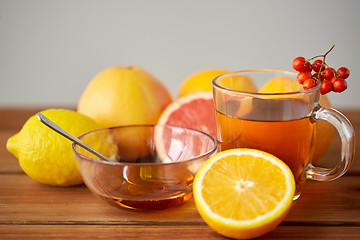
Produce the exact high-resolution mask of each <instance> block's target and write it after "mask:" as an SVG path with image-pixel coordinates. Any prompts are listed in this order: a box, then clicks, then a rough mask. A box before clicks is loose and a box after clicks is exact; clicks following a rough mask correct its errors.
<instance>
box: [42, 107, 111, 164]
mask: <svg viewBox="0 0 360 240" xmlns="http://www.w3.org/2000/svg"><path fill="white" fill-rule="evenodd" d="M37 117H38V119H39V120H40V121H41V122H42V123H43V124H45V125H46V126H48V127H49V128H51V129H52V130H54V131H55V132H57V133H59V134H61V135H63V136H64V137H66V138H67V139H69V140H70V141H72V142H75V143H76V144H78V145H79V146H81V147H82V148H84V149H86V150H87V151H89V152H91V153H92V154H94V155H96V156H97V157H99V158H101V159H102V160H105V161H108V162H113V161H111V160H110V159H109V158H107V157H105V156H104V155H102V154H100V153H98V152H97V151H95V150H94V149H92V148H91V147H89V146H88V145H86V144H85V143H83V142H81V141H80V140H79V139H77V138H76V137H74V136H72V135H70V134H69V133H68V132H66V131H65V130H64V129H62V128H61V127H59V126H58V125H56V124H55V123H54V122H52V121H51V120H50V119H48V118H47V117H46V116H45V115H44V114H42V113H38V114H37Z"/></svg>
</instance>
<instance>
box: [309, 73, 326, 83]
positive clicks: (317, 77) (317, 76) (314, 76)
mask: <svg viewBox="0 0 360 240" xmlns="http://www.w3.org/2000/svg"><path fill="white" fill-rule="evenodd" d="M312 78H314V79H318V80H320V81H322V80H324V77H323V76H322V75H321V73H320V74H319V73H314V74H313V75H312Z"/></svg>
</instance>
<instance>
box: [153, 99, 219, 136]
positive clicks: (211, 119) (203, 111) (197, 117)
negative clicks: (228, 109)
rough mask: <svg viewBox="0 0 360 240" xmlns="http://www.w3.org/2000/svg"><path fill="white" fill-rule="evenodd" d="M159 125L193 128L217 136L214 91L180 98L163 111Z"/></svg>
mask: <svg viewBox="0 0 360 240" xmlns="http://www.w3.org/2000/svg"><path fill="white" fill-rule="evenodd" d="M158 125H172V126H178V127H185V128H191V129H195V130H198V131H202V132H205V133H207V134H209V135H211V136H212V137H214V138H216V122H215V110H214V101H213V95H212V92H198V93H194V94H189V95H186V96H184V97H181V98H178V99H177V100H175V101H174V102H172V103H171V104H169V105H168V106H167V107H166V108H165V110H164V111H163V112H162V114H161V115H160V118H159V121H158Z"/></svg>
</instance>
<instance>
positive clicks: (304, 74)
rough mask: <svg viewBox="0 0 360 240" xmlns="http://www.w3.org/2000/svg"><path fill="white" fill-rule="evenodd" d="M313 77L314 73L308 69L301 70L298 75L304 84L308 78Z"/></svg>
mask: <svg viewBox="0 0 360 240" xmlns="http://www.w3.org/2000/svg"><path fill="white" fill-rule="evenodd" d="M311 77H312V75H311V73H310V72H308V71H304V72H299V73H298V75H297V79H298V81H299V83H300V84H303V83H304V81H305V80H306V79H308V78H311Z"/></svg>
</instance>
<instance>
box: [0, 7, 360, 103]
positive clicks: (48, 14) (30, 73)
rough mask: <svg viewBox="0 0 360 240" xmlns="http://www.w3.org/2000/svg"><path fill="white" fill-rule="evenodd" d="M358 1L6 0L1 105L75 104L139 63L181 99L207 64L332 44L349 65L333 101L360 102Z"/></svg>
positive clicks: (237, 64)
mask: <svg viewBox="0 0 360 240" xmlns="http://www.w3.org/2000/svg"><path fill="white" fill-rule="evenodd" d="M359 10H360V1H356V0H353V1H350V0H341V1H340V0H339V1H334V0H332V1H313V0H302V1H299V0H297V1H280V0H278V1H274V0H272V1H267V0H266V1H232V0H217V1H214V0H208V1H205V0H188V1H177V0H176V1H173V0H151V1H146V0H143V1H140V0H136V1H125V0H118V1H110V0H105V1H94V0H93V1H86V0H74V1H68V0H61V1H59V0H52V1H51V0H31V1H30V0H29V1H27V0H23V1H20V0H0V107H17V106H41V107H57V106H70V107H73V106H76V104H77V102H78V100H79V98H80V95H81V93H82V91H83V90H84V88H85V87H86V85H87V84H88V82H89V81H90V80H91V78H92V77H93V76H95V75H96V74H97V73H98V72H100V71H101V70H103V69H105V68H107V67H110V66H114V65H123V66H128V65H137V66H140V67H142V68H144V69H146V70H147V71H149V72H150V73H152V74H153V75H155V76H156V77H157V78H159V79H160V80H161V81H162V82H163V83H164V84H165V85H166V86H167V87H168V88H169V90H170V91H171V93H172V95H173V97H174V98H175V97H176V95H177V89H178V88H179V86H180V83H181V82H182V81H183V80H184V79H185V78H186V77H188V76H189V75H190V74H192V73H194V72H196V71H199V70H202V69H206V68H214V67H215V68H227V69H230V70H243V69H253V68H275V69H285V70H291V62H292V60H293V59H294V58H295V57H297V56H300V55H301V56H304V57H312V56H314V55H318V54H322V53H325V52H326V51H327V50H328V49H329V48H330V47H331V46H332V45H333V44H336V47H335V49H334V50H333V52H332V53H331V54H330V55H329V57H328V58H327V61H328V64H330V65H331V66H333V67H335V68H338V67H340V66H347V67H348V68H349V69H350V71H351V75H350V79H349V82H348V86H349V89H348V90H347V91H346V92H344V93H342V94H335V93H331V94H329V97H330V100H331V102H332V104H333V106H335V107H338V108H359V107H360V92H359V90H360V73H359V69H360V68H359V65H360V48H359V45H360V14H359Z"/></svg>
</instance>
